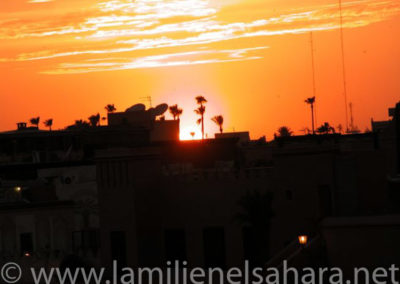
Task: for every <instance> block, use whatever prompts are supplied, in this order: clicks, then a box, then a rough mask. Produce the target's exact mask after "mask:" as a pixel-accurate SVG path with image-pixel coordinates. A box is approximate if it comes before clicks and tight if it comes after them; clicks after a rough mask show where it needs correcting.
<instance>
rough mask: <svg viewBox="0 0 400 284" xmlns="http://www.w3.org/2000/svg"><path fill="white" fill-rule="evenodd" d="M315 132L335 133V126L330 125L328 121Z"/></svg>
mask: <svg viewBox="0 0 400 284" xmlns="http://www.w3.org/2000/svg"><path fill="white" fill-rule="evenodd" d="M317 132H318V133H320V134H329V133H335V128H334V127H332V126H331V125H330V124H329V123H328V122H325V123H324V124H322V125H321V126H320V127H318V129H317Z"/></svg>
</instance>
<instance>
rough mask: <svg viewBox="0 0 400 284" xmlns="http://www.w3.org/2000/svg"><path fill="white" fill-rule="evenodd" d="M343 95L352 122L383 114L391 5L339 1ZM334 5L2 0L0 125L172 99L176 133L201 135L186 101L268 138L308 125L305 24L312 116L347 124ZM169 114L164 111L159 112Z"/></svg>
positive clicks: (394, 61)
mask: <svg viewBox="0 0 400 284" xmlns="http://www.w3.org/2000/svg"><path fill="white" fill-rule="evenodd" d="M343 15H344V28H345V29H344V37H345V58H346V67H347V81H348V100H349V102H350V101H351V102H352V103H353V105H354V118H355V124H357V125H358V127H359V128H360V129H361V130H364V129H365V128H366V127H367V126H369V124H370V119H371V117H373V118H375V119H376V120H380V119H387V108H388V107H390V106H393V105H394V104H395V102H396V101H399V100H400V80H399V79H398V78H399V74H400V51H399V50H400V37H399V36H398V35H399V34H400V17H399V16H400V2H399V1H398V0H359V1H344V3H343ZM338 16H339V14H338V5H337V3H336V1H330V0H329V1H326V0H325V1H322V0H305V1H299V0H218V1H217V0H136V1H129V0H112V1H107V0H103V1H96V0H53V1H50V0H30V1H29V0H1V1H0V43H1V44H0V76H1V80H0V104H1V106H2V110H1V112H0V113H1V114H0V115H1V117H0V130H9V129H14V128H15V123H16V122H18V121H28V120H29V118H31V117H34V116H40V117H41V118H42V121H44V120H45V119H47V118H53V119H54V127H53V128H54V129H59V128H63V127H65V126H66V125H68V124H72V123H73V122H74V120H76V119H81V118H83V119H86V118H87V117H88V116H89V115H91V114H95V113H97V112H101V113H102V114H104V112H105V111H104V106H105V105H106V104H108V103H114V104H115V105H116V107H117V108H118V109H119V110H125V109H126V108H127V107H129V106H131V105H133V104H135V103H138V102H143V100H142V99H141V97H144V96H152V99H153V104H158V103H162V102H166V103H169V104H175V103H178V104H179V105H180V106H181V107H182V108H183V109H184V113H183V116H182V125H181V129H182V132H185V133H183V134H184V136H187V135H188V134H189V132H190V131H193V130H194V131H196V132H198V131H199V127H198V126H197V125H196V124H195V121H196V115H195V114H194V112H193V109H194V108H195V107H196V105H195V100H194V97H195V96H196V95H198V94H202V95H204V96H205V97H206V98H207V99H208V101H209V103H208V104H207V110H206V132H207V133H208V136H209V137H212V136H213V134H214V133H215V132H216V131H217V127H216V126H215V125H214V124H213V123H212V122H211V120H210V118H211V117H212V116H214V115H217V114H223V115H224V117H225V130H226V131H232V130H233V129H235V130H236V131H242V130H249V131H250V132H251V136H252V137H253V138H258V137H260V136H262V135H267V139H271V137H272V135H273V133H274V131H276V129H277V128H278V127H279V126H282V125H287V126H289V127H290V128H291V129H292V130H294V131H295V132H296V133H301V132H300V129H302V128H304V127H310V114H309V108H308V106H307V105H306V104H305V103H304V99H305V98H306V97H310V96H312V72H311V70H312V69H311V55H310V31H314V32H313V34H314V47H315V68H316V91H317V122H318V123H319V124H321V123H322V122H325V121H328V122H330V123H331V124H332V125H334V126H336V125H338V124H339V123H341V124H343V125H344V123H345V112H344V100H343V84H342V77H341V76H342V73H341V60H340V55H341V53H340V33H339V30H338V25H339V17H338ZM167 117H169V115H167Z"/></svg>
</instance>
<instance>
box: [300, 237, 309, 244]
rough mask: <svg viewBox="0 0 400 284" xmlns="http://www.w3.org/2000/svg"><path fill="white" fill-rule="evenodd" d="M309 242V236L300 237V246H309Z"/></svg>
mask: <svg viewBox="0 0 400 284" xmlns="http://www.w3.org/2000/svg"><path fill="white" fill-rule="evenodd" d="M307 241H308V236H306V235H301V236H299V244H301V245H303V246H305V245H306V244H307Z"/></svg>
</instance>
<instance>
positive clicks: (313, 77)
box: [310, 32, 318, 125]
mask: <svg viewBox="0 0 400 284" xmlns="http://www.w3.org/2000/svg"><path fill="white" fill-rule="evenodd" d="M310 45H311V65H312V84H313V96H314V98H315V97H316V94H317V89H316V87H315V59H314V38H313V32H310ZM314 115H315V123H316V124H317V125H318V122H317V108H314Z"/></svg>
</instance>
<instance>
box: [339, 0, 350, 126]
mask: <svg viewBox="0 0 400 284" xmlns="http://www.w3.org/2000/svg"><path fill="white" fill-rule="evenodd" d="M339 14H340V46H341V50H342V68H343V70H342V71H343V72H342V74H343V90H344V105H345V112H346V131H347V132H348V131H349V117H348V110H347V82H346V66H345V60H344V59H345V58H344V37H343V14H342V0H339Z"/></svg>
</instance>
